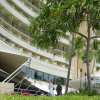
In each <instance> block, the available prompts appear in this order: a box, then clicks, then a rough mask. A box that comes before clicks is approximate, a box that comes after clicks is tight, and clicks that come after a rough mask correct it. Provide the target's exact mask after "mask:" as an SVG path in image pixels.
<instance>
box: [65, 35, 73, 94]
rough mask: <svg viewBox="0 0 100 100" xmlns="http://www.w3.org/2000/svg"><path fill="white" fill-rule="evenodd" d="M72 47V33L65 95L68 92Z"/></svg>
mask: <svg viewBox="0 0 100 100" xmlns="http://www.w3.org/2000/svg"><path fill="white" fill-rule="evenodd" d="M73 46H74V33H73V36H72V44H71V52H70V58H69V66H68V73H67V81H66V89H65V94H67V92H68V86H69V77H70V70H71V61H72V54H73Z"/></svg>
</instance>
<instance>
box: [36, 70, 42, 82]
mask: <svg viewBox="0 0 100 100" xmlns="http://www.w3.org/2000/svg"><path fill="white" fill-rule="evenodd" d="M37 80H41V81H43V73H42V72H37Z"/></svg>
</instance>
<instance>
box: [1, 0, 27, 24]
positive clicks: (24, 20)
mask: <svg viewBox="0 0 100 100" xmlns="http://www.w3.org/2000/svg"><path fill="white" fill-rule="evenodd" d="M0 3H1V4H2V5H3V7H4V8H6V9H7V10H8V11H9V12H10V13H11V14H12V15H13V14H14V16H16V17H17V18H18V19H20V20H21V21H22V22H23V23H25V24H29V21H28V20H27V19H26V18H25V17H24V16H22V15H21V14H20V13H19V12H17V11H16V10H15V9H14V8H13V7H12V6H10V5H9V3H8V2H7V1H6V0H0Z"/></svg>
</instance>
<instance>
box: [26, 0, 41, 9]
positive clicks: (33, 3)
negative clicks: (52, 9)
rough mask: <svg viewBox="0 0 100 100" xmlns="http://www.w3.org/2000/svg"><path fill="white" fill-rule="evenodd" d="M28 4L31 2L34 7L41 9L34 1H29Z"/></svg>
mask: <svg viewBox="0 0 100 100" xmlns="http://www.w3.org/2000/svg"><path fill="white" fill-rule="evenodd" d="M27 1H28V2H30V3H31V4H32V5H34V6H35V7H37V8H38V9H40V7H39V5H38V4H37V3H35V2H34V1H32V0H27Z"/></svg>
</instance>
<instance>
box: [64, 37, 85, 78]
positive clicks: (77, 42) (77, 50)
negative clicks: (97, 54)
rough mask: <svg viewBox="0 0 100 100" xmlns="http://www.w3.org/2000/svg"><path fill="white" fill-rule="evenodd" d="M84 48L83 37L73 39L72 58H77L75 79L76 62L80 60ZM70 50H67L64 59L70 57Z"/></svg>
mask: <svg viewBox="0 0 100 100" xmlns="http://www.w3.org/2000/svg"><path fill="white" fill-rule="evenodd" d="M85 47H86V40H85V39H84V38H83V37H79V36H78V37H75V39H74V47H73V55H72V57H75V56H77V78H78V60H79V58H81V59H82V56H83V52H82V51H83V50H84V48H85ZM70 50H71V47H69V48H68V50H67V51H66V52H65V54H64V57H65V58H66V59H67V60H68V59H69V57H70Z"/></svg>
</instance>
